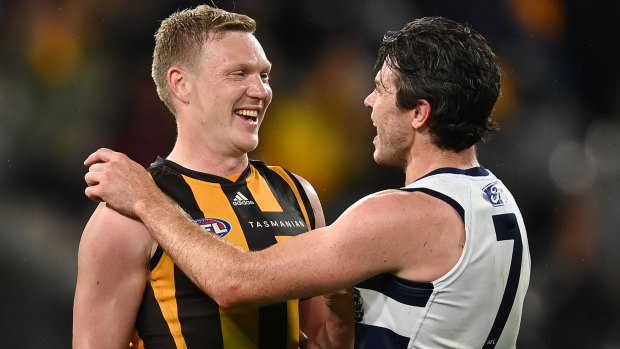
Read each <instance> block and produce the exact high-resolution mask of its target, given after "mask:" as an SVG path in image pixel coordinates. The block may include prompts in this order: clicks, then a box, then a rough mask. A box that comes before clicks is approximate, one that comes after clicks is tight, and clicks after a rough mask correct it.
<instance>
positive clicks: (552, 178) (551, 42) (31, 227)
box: [0, 0, 620, 349]
mask: <svg viewBox="0 0 620 349" xmlns="http://www.w3.org/2000/svg"><path fill="white" fill-rule="evenodd" d="M214 2H215V5H217V6H218V7H221V8H224V9H226V10H231V11H236V12H242V13H246V14H248V15H250V16H251V17H253V18H255V19H256V20H257V22H258V30H257V33H256V35H257V37H258V39H259V40H260V41H261V43H262V44H263V47H264V48H265V51H266V53H267V56H268V58H269V59H270V60H271V62H272V63H273V71H272V79H271V85H272V88H273V91H274V100H273V103H272V104H271V107H270V108H269V111H268V112H267V117H266V119H265V123H264V124H263V126H262V128H261V143H260V145H259V149H258V150H257V151H256V152H255V153H253V154H251V155H252V157H254V158H258V159H261V160H264V161H265V162H267V163H274V164H281V165H284V166H286V167H287V168H288V169H290V170H291V171H293V172H296V173H298V174H300V175H302V176H304V177H305V178H307V179H308V180H310V182H311V183H313V185H314V186H315V188H316V189H317V191H318V193H319V196H320V198H321V199H322V201H323V206H324V209H325V211H326V216H327V220H328V223H329V222H332V221H333V220H334V219H336V218H337V217H338V215H339V213H341V212H342V211H343V209H345V208H346V207H347V206H348V205H350V204H352V203H353V202H355V201H356V200H357V199H359V198H361V197H362V196H364V195H366V194H369V193H371V192H374V191H377V190H380V189H385V188H395V187H399V186H401V185H403V184H404V183H403V180H404V176H403V175H402V173H400V171H397V170H394V169H389V168H381V167H379V166H377V165H375V164H374V162H373V161H372V151H373V145H372V138H373V137H374V132H375V130H374V128H373V127H372V124H371V122H370V110H369V109H367V108H365V107H364V106H363V103H362V101H363V99H364V97H365V96H366V95H367V94H368V93H369V92H370V91H371V89H372V88H373V83H372V79H373V77H374V73H373V69H372V68H373V65H374V60H375V57H376V49H377V47H378V44H379V42H380V41H381V39H382V36H383V34H384V33H385V32H386V31H387V30H391V29H399V28H401V27H402V26H403V25H404V24H405V23H406V22H408V21H410V20H411V19H413V18H416V17H423V16H430V15H433V16H435V15H441V16H445V17H448V18H451V19H454V20H457V21H461V22H467V23H469V24H470V25H471V26H472V27H473V28H474V29H476V30H477V31H479V32H480V33H482V34H483V35H484V36H485V37H486V38H487V39H488V40H489V42H490V43H491V46H492V47H493V48H494V50H495V51H496V53H497V54H498V57H499V59H500V62H501V66H502V69H503V77H502V79H503V80H502V85H503V93H502V96H501V98H500V101H499V102H498V104H497V107H496V110H495V117H496V119H497V120H498V121H499V122H500V124H501V126H502V131H500V132H499V133H497V134H496V135H494V136H493V137H491V138H490V139H488V140H487V141H486V142H485V143H484V144H481V145H480V146H479V147H478V152H479V156H480V160H481V162H482V164H483V165H484V166H485V167H487V168H488V169H490V170H491V171H493V172H494V173H495V174H496V175H498V177H500V178H502V179H503V181H504V182H505V183H506V184H507V186H508V187H509V188H511V191H512V193H513V194H514V196H515V197H516V199H517V200H518V202H519V205H520V207H521V210H522V211H523V215H524V218H525V222H526V225H527V228H528V235H529V239H530V246H531V250H532V280H531V283H530V290H529V293H528V296H527V298H526V303H525V310H524V316H523V320H522V327H521V333H520V338H519V342H518V347H519V348H520V349H524V348H525V349H527V348H542V349H545V348H605V349H611V348H620V272H619V271H618V270H619V268H620V257H619V256H618V253H617V250H618V248H619V247H620V236H619V235H620V234H618V227H620V79H619V78H620V68H619V65H618V64H617V63H618V62H619V61H620V49H619V48H620V39H618V37H619V36H620V35H619V34H620V31H618V30H617V29H616V28H615V25H613V23H614V20H615V19H616V18H617V17H618V15H619V14H620V11H619V10H620V3H617V2H610V1H604V0H590V1H587V2H585V1H578V0H491V1H488V0H471V1H447V0H299V1H286V0H262V1H252V0H236V1H228V0H221V1H217V0H214ZM197 4H198V3H197V2H193V1H164V0H133V1H121V0H106V1H101V2H97V1H90V0H28V1H18V0H2V1H0V263H1V265H3V266H4V267H3V270H4V273H5V277H4V278H3V282H2V287H0V309H2V312H3V313H4V314H5V315H4V316H3V319H2V320H0V328H1V331H2V333H3V343H5V344H4V345H3V346H6V347H20V348H52V349H53V348H68V347H69V346H70V342H71V312H72V302H73V290H74V287H75V278H76V273H77V249H78V243H79V239H80V234H81V231H82V229H83V227H84V225H85V224H86V221H87V219H88V217H89V216H90V214H91V213H92V211H93V209H94V207H95V203H93V202H90V201H89V200H88V199H87V198H86V197H85V196H84V195H83V189H84V188H85V183H84V181H83V174H84V173H85V169H84V168H83V166H82V161H83V160H84V159H85V158H86V156H87V155H88V154H90V153H91V152H93V151H94V150H96V149H97V148H98V147H102V146H105V147H111V148H113V149H115V150H118V151H123V152H125V153H127V154H128V155H130V156H131V157H132V158H134V159H136V160H137V161H138V162H140V163H142V164H143V165H145V166H148V164H149V163H150V162H151V161H153V160H154V159H155V156H156V155H162V156H166V155H167V152H168V151H169V150H170V149H171V146H172V144H173V141H174V137H175V124H174V120H173V117H172V116H171V115H170V114H169V112H168V111H167V110H166V108H165V107H164V105H163V103H161V102H160V101H159V99H158V97H157V94H156V92H155V86H154V84H153V82H152V80H151V77H150V64H151V53H152V48H153V45H154V41H153V34H154V32H155V30H156V29H157V27H158V26H159V21H161V20H162V19H163V18H165V17H167V16H168V15H169V14H171V13H172V12H173V11H175V10H177V9H183V8H187V7H193V6H195V5H197Z"/></svg>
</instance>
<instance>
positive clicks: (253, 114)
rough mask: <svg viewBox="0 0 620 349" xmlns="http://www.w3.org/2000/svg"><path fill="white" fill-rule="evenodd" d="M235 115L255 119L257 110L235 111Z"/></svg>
mask: <svg viewBox="0 0 620 349" xmlns="http://www.w3.org/2000/svg"><path fill="white" fill-rule="evenodd" d="M235 113H236V114H237V115H242V116H248V117H251V118H255V117H257V116H258V110H247V109H243V110H237V111H236V112H235Z"/></svg>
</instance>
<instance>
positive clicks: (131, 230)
mask: <svg viewBox="0 0 620 349" xmlns="http://www.w3.org/2000/svg"><path fill="white" fill-rule="evenodd" d="M151 246H152V240H151V238H150V235H149V234H148V231H147V230H146V228H144V225H142V223H140V222H138V221H135V220H133V219H130V218H128V217H125V216H122V215H120V214H118V213H117V212H116V211H113V210H111V209H109V208H107V207H106V206H105V204H100V206H99V207H98V208H97V210H96V211H95V213H94V214H93V216H92V217H91V219H90V220H89V222H88V223H87V225H86V227H85V229H84V232H83V234H82V239H81V241H80V248H79V252H78V280H77V286H76V291H75V299H74V314H73V322H74V328H73V331H74V346H75V347H76V348H97V347H101V348H127V345H128V343H129V339H130V336H131V333H132V331H133V327H134V323H135V317H136V314H137V312H138V308H139V305H140V302H141V299H142V294H143V292H144V286H145V285H146V279H147V269H146V263H147V261H148V258H149V256H150V249H151Z"/></svg>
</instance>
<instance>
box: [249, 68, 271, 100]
mask: <svg viewBox="0 0 620 349" xmlns="http://www.w3.org/2000/svg"><path fill="white" fill-rule="evenodd" d="M246 93H247V94H248V96H250V97H252V98H259V99H265V98H267V97H269V95H270V94H271V87H270V86H269V83H268V82H265V81H263V79H262V77H261V76H260V75H259V74H255V75H253V76H252V78H251V79H250V81H249V84H248V88H247V90H246Z"/></svg>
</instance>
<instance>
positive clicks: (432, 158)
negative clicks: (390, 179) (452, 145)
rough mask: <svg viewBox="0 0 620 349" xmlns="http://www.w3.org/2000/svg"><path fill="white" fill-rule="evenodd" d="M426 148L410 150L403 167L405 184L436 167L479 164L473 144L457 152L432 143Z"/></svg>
mask: <svg viewBox="0 0 620 349" xmlns="http://www.w3.org/2000/svg"><path fill="white" fill-rule="evenodd" d="M427 148H428V149H424V151H417V152H415V153H414V152H413V151H412V152H411V153H412V154H411V156H410V158H409V163H408V164H407V166H406V168H405V185H407V184H411V183H413V182H414V181H415V180H417V179H418V178H420V177H422V176H424V175H425V174H427V173H429V172H431V171H434V170H436V169H438V168H443V167H452V168H458V169H462V170H466V169H469V168H472V167H476V166H479V165H480V164H479V163H478V159H477V158H476V149H475V148H474V147H473V146H472V147H470V148H467V149H464V150H462V151H460V152H458V153H457V152H454V151H449V150H442V149H439V148H437V147H436V146H434V145H430V146H429V147H427Z"/></svg>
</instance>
